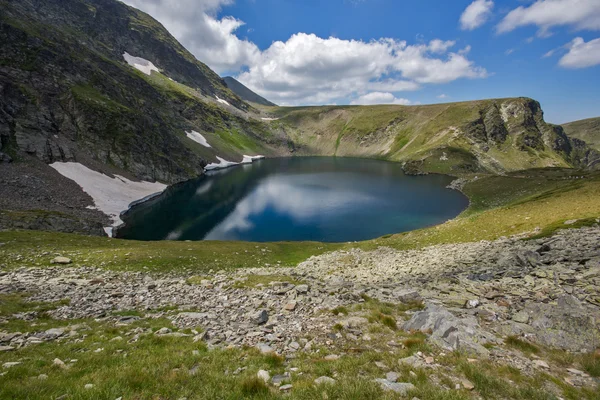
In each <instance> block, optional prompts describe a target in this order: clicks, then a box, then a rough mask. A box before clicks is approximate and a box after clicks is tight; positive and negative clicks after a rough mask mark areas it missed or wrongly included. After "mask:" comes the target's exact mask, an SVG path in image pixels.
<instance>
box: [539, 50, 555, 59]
mask: <svg viewBox="0 0 600 400" xmlns="http://www.w3.org/2000/svg"><path fill="white" fill-rule="evenodd" d="M555 52H556V49H552V50H549V51H548V52H546V53H545V54H544V55H543V56H542V58H548V57H552V56H553V55H554V53H555Z"/></svg>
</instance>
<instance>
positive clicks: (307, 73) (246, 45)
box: [125, 0, 487, 105]
mask: <svg viewBox="0 0 600 400" xmlns="http://www.w3.org/2000/svg"><path fill="white" fill-rule="evenodd" d="M125 2H127V3H128V4H130V5H133V6H136V7H139V8H140V9H142V10H143V11H145V12H147V13H149V14H150V15H152V16H154V17H155V18H156V19H158V20H159V21H160V22H161V23H163V25H165V27H166V28H167V29H168V30H169V31H170V32H171V33H172V34H173V36H175V37H176V38H177V39H178V40H179V41H180V42H181V43H182V44H183V45H184V46H185V47H186V48H187V49H188V50H190V51H191V52H192V53H193V54H194V55H195V56H196V58H198V59H199V60H200V61H202V62H205V63H206V64H208V65H209V66H210V67H211V68H213V69H214V70H215V71H216V72H217V73H224V72H228V73H232V74H233V75H235V71H241V70H244V71H245V72H243V73H241V74H239V76H238V79H239V80H240V81H241V82H242V83H244V84H245V85H246V86H248V87H249V88H250V89H252V90H254V91H256V92H257V93H259V94H261V95H263V96H265V97H266V98H268V99H270V100H272V101H275V102H277V103H279V104H282V105H291V104H324V103H334V102H345V101H347V99H349V98H356V97H357V96H362V95H364V94H368V93H369V92H384V93H385V92H387V93H394V94H395V93H397V92H401V91H411V90H417V89H419V88H420V87H421V86H422V85H425V84H442V83H447V82H451V81H454V80H457V79H461V78H469V79H474V78H484V77H486V76H487V71H486V70H485V69H484V68H481V67H478V66H476V65H474V63H473V62H472V61H470V60H469V59H468V58H467V54H468V52H469V50H470V46H466V47H465V48H463V49H460V50H458V51H456V52H452V51H451V48H452V47H453V46H455V42H454V41H444V40H441V39H434V40H431V41H430V42H429V43H418V44H414V45H408V44H407V42H406V41H402V40H397V39H389V38H382V39H379V40H372V41H370V42H364V41H361V40H342V39H338V38H335V37H330V38H320V37H318V36H316V35H314V34H306V33H297V34H294V35H292V36H291V37H290V38H289V39H288V40H287V41H277V42H274V43H272V44H271V46H270V47H269V48H267V49H265V50H263V51H261V50H260V49H259V48H258V47H257V46H256V45H255V44H254V43H252V42H250V41H248V40H243V39H240V38H238V37H237V35H236V33H237V32H239V31H240V27H241V26H243V25H244V22H243V21H240V20H238V19H236V18H233V17H218V16H217V13H218V12H219V11H221V8H222V7H223V6H226V5H229V4H231V3H233V2H234V0H125Z"/></svg>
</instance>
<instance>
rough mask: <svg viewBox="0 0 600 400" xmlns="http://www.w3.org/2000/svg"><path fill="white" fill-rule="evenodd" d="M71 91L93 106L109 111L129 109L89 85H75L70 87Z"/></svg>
mask: <svg viewBox="0 0 600 400" xmlns="http://www.w3.org/2000/svg"><path fill="white" fill-rule="evenodd" d="M71 92H72V93H73V95H74V96H75V98H77V99H78V100H80V101H83V102H86V103H89V104H91V105H93V106H95V107H101V108H104V109H106V110H107V111H111V112H123V111H125V112H130V111H131V110H130V109H129V108H127V107H125V106H124V105H122V104H120V103H118V102H116V101H114V100H111V99H109V98H108V97H107V96H105V95H103V94H102V93H100V92H99V91H98V90H97V89H96V88H94V87H92V86H90V85H76V86H73V87H72V88H71Z"/></svg>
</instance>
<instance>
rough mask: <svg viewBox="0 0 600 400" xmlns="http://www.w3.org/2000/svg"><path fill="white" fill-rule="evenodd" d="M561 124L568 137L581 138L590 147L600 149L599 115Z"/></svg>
mask: <svg viewBox="0 0 600 400" xmlns="http://www.w3.org/2000/svg"><path fill="white" fill-rule="evenodd" d="M561 126H562V127H563V129H564V130H565V132H566V134H567V135H569V137H573V138H577V139H580V140H583V141H584V142H586V143H587V144H588V145H589V146H590V147H591V148H593V149H596V150H598V151H600V117H598V118H588V119H582V120H579V121H573V122H569V123H566V124H562V125H561Z"/></svg>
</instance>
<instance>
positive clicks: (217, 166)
mask: <svg viewBox="0 0 600 400" xmlns="http://www.w3.org/2000/svg"><path fill="white" fill-rule="evenodd" d="M263 158H265V156H246V155H245V156H243V158H242V161H241V162H234V161H227V160H225V159H224V158H221V157H219V156H217V160H219V162H218V163H212V164H208V165H207V166H206V167H204V170H205V171H211V170H215V169H223V168H228V167H232V166H234V165H240V164H250V163H252V162H253V161H255V160H261V159H263Z"/></svg>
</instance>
